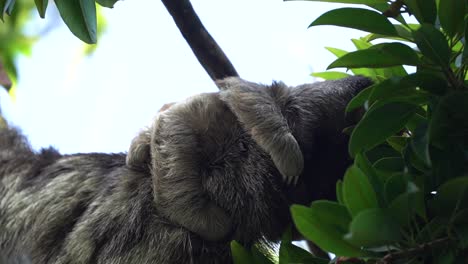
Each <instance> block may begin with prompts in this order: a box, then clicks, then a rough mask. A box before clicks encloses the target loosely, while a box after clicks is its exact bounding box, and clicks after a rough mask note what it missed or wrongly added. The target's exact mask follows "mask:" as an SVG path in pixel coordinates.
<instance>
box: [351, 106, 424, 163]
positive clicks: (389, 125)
mask: <svg viewBox="0 0 468 264" xmlns="http://www.w3.org/2000/svg"><path fill="white" fill-rule="evenodd" d="M416 110H417V106H416V105H414V104H410V103H404V102H390V103H387V104H384V105H382V104H379V103H376V104H374V105H372V106H371V108H370V109H369V111H367V112H366V114H365V115H364V116H363V118H362V120H361V121H360V122H359V123H358V124H357V125H356V127H355V128H354V130H353V133H352V134H351V139H350V142H349V152H350V154H351V156H352V157H354V156H355V155H356V153H358V152H360V151H362V150H368V149H371V148H373V147H375V146H377V145H378V144H379V143H382V142H384V141H385V139H387V138H388V137H390V136H392V135H394V134H395V133H397V132H398V131H400V130H401V129H402V128H403V127H404V126H405V125H406V122H408V120H409V119H410V118H411V117H412V116H413V114H414V113H415V112H416Z"/></svg>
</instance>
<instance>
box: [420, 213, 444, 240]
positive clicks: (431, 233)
mask: <svg viewBox="0 0 468 264" xmlns="http://www.w3.org/2000/svg"><path fill="white" fill-rule="evenodd" d="M448 224H449V223H448V218H442V217H434V218H433V219H432V220H431V221H430V222H429V223H428V224H427V225H425V226H424V228H423V229H422V230H421V231H420V232H419V234H417V237H416V242H418V243H424V242H426V241H431V240H434V239H436V238H439V237H440V236H442V235H443V234H444V233H445V230H446V229H447V227H448Z"/></svg>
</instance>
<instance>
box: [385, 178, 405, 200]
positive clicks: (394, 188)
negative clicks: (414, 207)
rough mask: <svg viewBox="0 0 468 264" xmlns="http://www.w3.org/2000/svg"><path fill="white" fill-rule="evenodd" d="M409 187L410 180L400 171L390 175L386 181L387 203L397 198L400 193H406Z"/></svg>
mask: <svg viewBox="0 0 468 264" xmlns="http://www.w3.org/2000/svg"><path fill="white" fill-rule="evenodd" d="M407 187H408V181H407V180H406V179H405V178H404V175H403V174H401V173H399V174H395V175H393V176H391V177H389V178H388V179H387V180H386V181H385V188H384V194H385V200H386V201H387V203H390V202H392V201H393V200H395V199H396V198H397V197H398V196H399V195H400V194H402V193H405V191H406V189H407Z"/></svg>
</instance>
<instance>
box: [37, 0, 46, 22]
mask: <svg viewBox="0 0 468 264" xmlns="http://www.w3.org/2000/svg"><path fill="white" fill-rule="evenodd" d="M34 2H35V3H36V7H37V11H38V12H39V16H41V18H44V17H45V13H46V9H47V5H48V4H49V0H34Z"/></svg>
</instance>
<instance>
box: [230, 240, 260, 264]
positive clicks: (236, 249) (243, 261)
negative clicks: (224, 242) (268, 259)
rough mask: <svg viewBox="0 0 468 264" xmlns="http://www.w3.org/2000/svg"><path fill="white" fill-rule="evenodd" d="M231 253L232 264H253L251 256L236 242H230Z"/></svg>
mask: <svg viewBox="0 0 468 264" xmlns="http://www.w3.org/2000/svg"><path fill="white" fill-rule="evenodd" d="M231 252H232V258H233V260H234V264H254V263H255V260H254V259H253V256H252V254H251V253H250V252H249V251H248V250H247V249H245V248H244V247H243V246H242V245H241V244H239V243H238V242H237V241H235V240H233V241H231Z"/></svg>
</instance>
